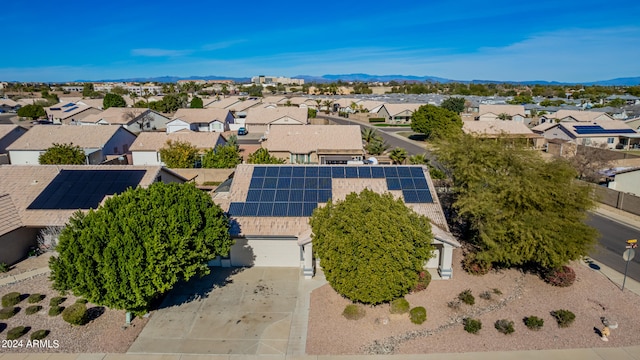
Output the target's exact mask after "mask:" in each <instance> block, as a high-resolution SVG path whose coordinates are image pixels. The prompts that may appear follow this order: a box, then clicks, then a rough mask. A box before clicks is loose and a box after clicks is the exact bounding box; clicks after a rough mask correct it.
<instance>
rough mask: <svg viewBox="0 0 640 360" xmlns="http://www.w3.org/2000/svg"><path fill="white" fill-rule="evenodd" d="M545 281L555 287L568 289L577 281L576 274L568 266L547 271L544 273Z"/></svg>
mask: <svg viewBox="0 0 640 360" xmlns="http://www.w3.org/2000/svg"><path fill="white" fill-rule="evenodd" d="M543 279H544V281H546V282H547V283H549V284H551V285H553V286H559V287H568V286H571V285H573V283H574V282H575V281H576V273H575V271H573V269H572V268H570V267H568V266H562V267H559V268H557V269H551V270H547V271H545V272H544V273H543Z"/></svg>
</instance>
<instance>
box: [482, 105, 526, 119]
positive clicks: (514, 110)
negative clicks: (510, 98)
mask: <svg viewBox="0 0 640 360" xmlns="http://www.w3.org/2000/svg"><path fill="white" fill-rule="evenodd" d="M501 114H507V115H508V116H509V117H510V120H512V121H516V122H524V119H525V118H526V115H525V110H524V106H523V105H485V104H480V106H479V108H478V116H477V120H479V121H486V120H497V119H499V117H500V116H501Z"/></svg>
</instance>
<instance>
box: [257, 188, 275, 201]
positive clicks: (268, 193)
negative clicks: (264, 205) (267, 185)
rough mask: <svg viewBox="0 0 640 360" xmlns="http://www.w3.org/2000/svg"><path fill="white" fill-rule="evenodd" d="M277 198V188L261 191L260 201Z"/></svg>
mask: <svg viewBox="0 0 640 360" xmlns="http://www.w3.org/2000/svg"><path fill="white" fill-rule="evenodd" d="M275 198H276V191H275V190H262V192H261V193H260V202H265V201H271V202H273V199H275Z"/></svg>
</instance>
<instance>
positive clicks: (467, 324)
mask: <svg viewBox="0 0 640 360" xmlns="http://www.w3.org/2000/svg"><path fill="white" fill-rule="evenodd" d="M462 323H463V324H464V331H466V332H468V333H471V334H477V333H478V331H480V329H482V321H480V320H478V319H471V318H465V319H464V320H463V321H462Z"/></svg>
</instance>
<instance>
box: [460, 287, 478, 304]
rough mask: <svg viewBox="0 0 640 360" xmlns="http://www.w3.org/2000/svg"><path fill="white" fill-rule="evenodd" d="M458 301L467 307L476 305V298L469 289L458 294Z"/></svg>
mask: <svg viewBox="0 0 640 360" xmlns="http://www.w3.org/2000/svg"><path fill="white" fill-rule="evenodd" d="M458 299H460V301H462V302H463V303H465V304H467V305H473V304H475V303H476V298H475V297H473V294H471V290H469V289H467V290H465V291H463V292H461V293H460V294H458Z"/></svg>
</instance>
